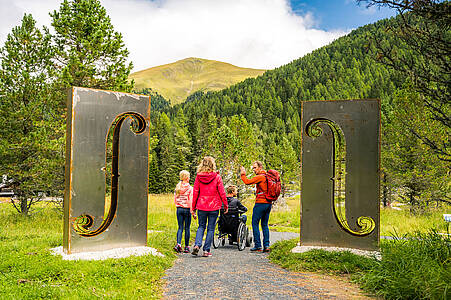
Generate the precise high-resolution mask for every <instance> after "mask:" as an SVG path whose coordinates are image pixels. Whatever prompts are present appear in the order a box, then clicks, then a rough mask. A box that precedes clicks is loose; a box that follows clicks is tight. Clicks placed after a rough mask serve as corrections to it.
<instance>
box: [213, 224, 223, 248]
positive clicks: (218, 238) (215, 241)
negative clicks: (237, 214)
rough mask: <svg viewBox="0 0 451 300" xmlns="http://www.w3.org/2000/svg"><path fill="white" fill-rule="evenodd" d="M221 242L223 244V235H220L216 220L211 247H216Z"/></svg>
mask: <svg viewBox="0 0 451 300" xmlns="http://www.w3.org/2000/svg"><path fill="white" fill-rule="evenodd" d="M221 243H222V244H223V245H224V237H223V236H221V232H220V231H219V225H218V222H216V225H215V232H214V233H213V248H215V249H217V248H218V247H219V245H220V244H221Z"/></svg>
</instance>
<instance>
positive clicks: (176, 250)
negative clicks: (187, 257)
mask: <svg viewBox="0 0 451 300" xmlns="http://www.w3.org/2000/svg"><path fill="white" fill-rule="evenodd" d="M174 251H175V252H177V253H181V252H182V246H181V245H180V244H177V245H175V247H174Z"/></svg>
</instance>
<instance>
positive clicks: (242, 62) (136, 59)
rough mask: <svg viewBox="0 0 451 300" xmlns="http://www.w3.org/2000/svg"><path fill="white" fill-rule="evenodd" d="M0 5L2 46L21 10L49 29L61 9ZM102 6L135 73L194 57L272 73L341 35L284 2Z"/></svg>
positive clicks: (122, 0)
mask: <svg viewBox="0 0 451 300" xmlns="http://www.w3.org/2000/svg"><path fill="white" fill-rule="evenodd" d="M0 1H1V2H0V4H1V13H0V20H1V21H0V42H1V43H3V42H4V40H5V38H6V34H7V33H8V32H10V30H11V27H12V25H11V24H14V25H17V24H19V23H20V18H21V16H22V15H23V13H24V12H28V13H32V14H33V16H34V17H35V19H37V20H38V21H39V23H38V24H40V25H43V24H45V25H47V26H48V24H50V17H49V16H48V13H49V12H50V11H53V10H55V9H58V7H59V1H56V0H40V1H33V0H18V1H17V0H16V1H5V0H0ZM101 2H102V4H103V5H104V7H105V8H106V9H107V12H108V15H109V16H110V17H111V20H112V23H113V25H114V27H115V29H116V30H117V31H119V32H121V33H122V34H123V37H124V41H125V44H126V46H127V48H128V50H129V51H130V59H131V60H132V61H133V63H134V70H135V71H137V70H141V69H144V68H148V67H152V66H157V65H161V64H166V63H171V62H174V61H176V60H179V59H183V58H186V57H192V56H193V57H200V58H207V59H214V60H220V61H224V62H229V63H232V64H234V65H238V66H241V67H252V68H263V69H271V68H274V67H278V66H280V65H283V64H286V63H288V62H290V61H292V60H293V59H296V58H299V57H301V56H303V55H305V54H306V53H308V52H311V51H312V50H314V49H316V48H319V47H321V46H323V45H326V44H328V43H330V42H331V41H332V40H334V39H336V38H337V37H339V36H341V35H343V34H345V32H343V31H331V32H326V31H322V30H317V29H313V28H312V25H313V24H315V18H314V16H313V15H311V14H307V15H305V16H298V15H295V14H294V13H293V11H292V10H291V7H290V6H289V4H288V1H287V0H157V1H150V0H104V1H101ZM5 11H11V13H5ZM3 15H7V17H8V18H5V19H3V18H2V17H3Z"/></svg>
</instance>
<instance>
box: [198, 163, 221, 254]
mask: <svg viewBox="0 0 451 300" xmlns="http://www.w3.org/2000/svg"><path fill="white" fill-rule="evenodd" d="M222 204H224V209H225V212H226V213H227V210H228V204H227V197H226V193H225V191H224V186H223V184H222V178H221V175H219V172H216V164H215V159H214V158H213V157H211V156H206V157H204V159H203V160H202V162H201V163H200V165H199V166H197V175H196V180H195V181H194V190H193V204H192V205H193V206H192V207H193V214H194V213H195V212H196V210H197V217H198V222H199V227H198V228H197V232H196V241H195V242H194V247H193V252H191V253H192V254H193V255H197V253H199V249H200V247H201V246H202V239H203V237H204V232H205V228H207V236H206V238H205V243H204V247H203V255H202V256H204V257H209V256H211V253H210V247H211V242H212V241H213V234H214V231H215V225H216V219H217V218H218V215H219V210H220V209H221V206H222ZM207 223H208V225H207Z"/></svg>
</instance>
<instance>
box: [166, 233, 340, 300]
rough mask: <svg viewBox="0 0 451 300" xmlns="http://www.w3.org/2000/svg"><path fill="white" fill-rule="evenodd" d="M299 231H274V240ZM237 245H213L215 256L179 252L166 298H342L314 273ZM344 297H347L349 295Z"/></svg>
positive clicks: (271, 236)
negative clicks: (289, 267) (279, 263)
mask: <svg viewBox="0 0 451 300" xmlns="http://www.w3.org/2000/svg"><path fill="white" fill-rule="evenodd" d="M298 237H299V233H291V232H271V234H270V238H271V243H274V242H275V241H277V240H284V239H293V238H298ZM249 249H250V248H247V247H246V249H245V250H243V251H238V247H237V246H236V245H228V242H227V241H226V244H225V246H219V248H218V249H214V248H213V247H212V249H211V252H212V254H213V256H212V257H201V256H200V255H201V254H202V251H200V252H199V256H192V255H191V254H180V255H179V258H178V259H177V261H176V263H175V265H174V266H173V267H172V268H171V269H169V270H167V271H166V275H165V277H164V279H165V280H166V285H165V289H164V298H165V299H280V300H281V299H340V298H341V297H338V298H337V297H336V296H333V295H331V294H330V293H329V292H328V291H327V289H323V288H321V287H318V286H317V285H314V284H313V283H312V282H314V279H312V278H311V276H314V275H312V274H303V273H299V272H291V271H288V270H285V269H282V268H281V267H279V266H276V265H274V264H271V263H270V262H269V259H268V254H267V253H261V252H260V253H253V252H250V251H249ZM341 299H347V298H346V297H344V298H341Z"/></svg>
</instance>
